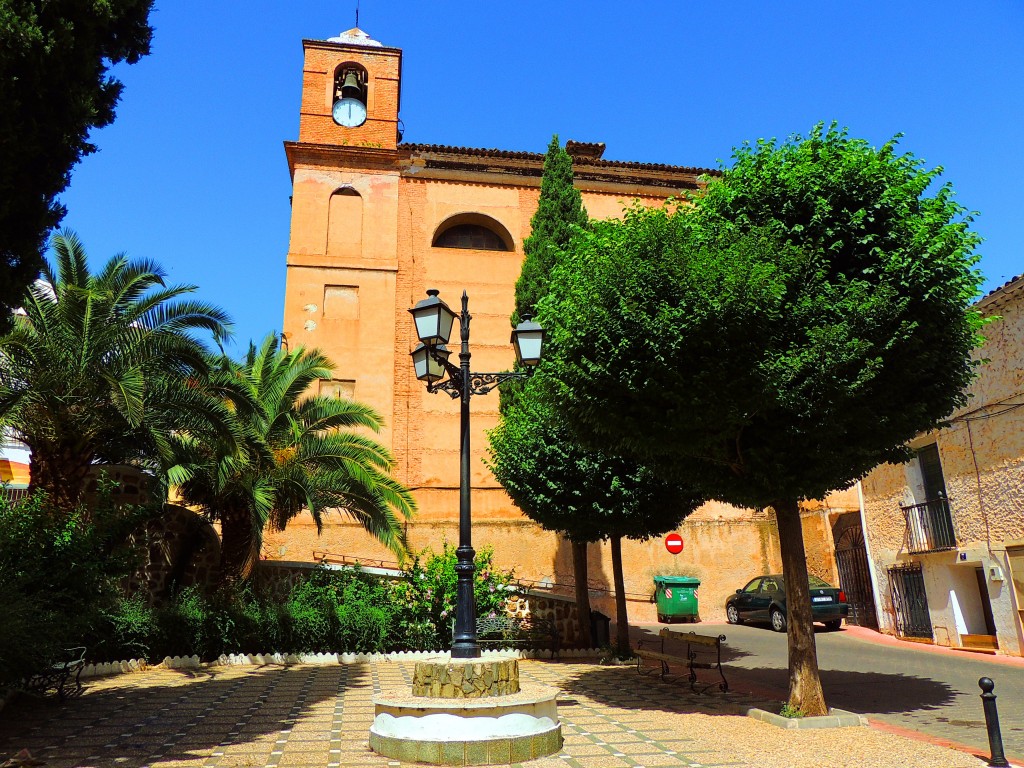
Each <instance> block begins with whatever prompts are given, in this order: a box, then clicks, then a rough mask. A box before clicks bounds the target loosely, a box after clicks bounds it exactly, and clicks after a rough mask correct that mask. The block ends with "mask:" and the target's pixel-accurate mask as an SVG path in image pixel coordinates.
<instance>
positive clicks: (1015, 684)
mask: <svg viewBox="0 0 1024 768" xmlns="http://www.w3.org/2000/svg"><path fill="white" fill-rule="evenodd" d="M679 628H680V629H688V628H689V627H687V626H686V625H680V626H679ZM647 629H648V630H653V631H657V629H658V628H657V627H656V626H648V628H647ZM694 629H697V630H698V631H701V632H704V633H716V634H717V633H721V634H724V635H726V636H727V637H728V640H727V641H726V646H727V647H728V649H729V652H728V656H727V657H726V658H727V660H726V661H725V663H726V665H727V667H728V670H727V674H728V677H729V683H730V685H731V686H732V687H734V688H735V689H737V690H744V689H746V690H756V692H759V693H765V692H769V691H770V692H777V693H778V697H779V699H780V700H782V699H784V698H785V694H786V690H787V687H788V676H787V672H786V635H785V634H783V633H777V632H772V631H771V629H769V628H768V627H767V625H765V626H750V625H744V626H729V625H724V624H723V625H714V624H702V625H700V626H699V627H694ZM816 639H817V646H818V664H819V666H820V668H821V671H822V672H821V679H822V685H823V686H824V689H825V698H826V700H827V701H828V703H829V705H830V706H834V707H839V708H840V709H846V710H849V711H851V712H859V713H861V714H864V715H867V716H868V717H870V718H872V719H876V720H881V721H883V722H885V723H889V724H892V725H896V726H900V727H903V728H908V729H911V730H915V731H921V732H923V733H926V734H929V735H931V736H936V737H939V738H945V739H951V740H953V741H957V742H961V743H963V744H967V745H969V746H972V747H977V748H979V749H984V750H986V751H987V749H988V737H987V733H986V730H985V716H984V713H983V711H982V706H981V699H980V698H979V695H980V693H981V690H980V689H979V688H978V678H980V677H985V676H987V677H991V678H992V679H993V680H994V681H995V683H996V688H995V693H996V695H997V696H998V704H999V716H1000V723H1001V726H1002V732H1003V744H1004V747H1005V749H1006V752H1007V755H1008V756H1009V757H1010V758H1011V759H1016V760H1024V665H1012V666H1011V665H1008V664H998V663H993V662H992V660H991V659H990V658H989V657H986V656H983V655H976V654H969V653H957V652H948V653H936V652H934V651H929V650H922V649H921V648H920V647H918V646H916V645H915V644H913V643H900V644H899V645H897V646H892V645H883V644H879V643H876V642H869V641H867V640H864V639H861V638H859V637H856V636H855V632H854V631H847V630H845V629H844V630H843V631H840V632H825V631H820V632H818V633H817V636H816Z"/></svg>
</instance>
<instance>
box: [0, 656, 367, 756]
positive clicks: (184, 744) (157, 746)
mask: <svg viewBox="0 0 1024 768" xmlns="http://www.w3.org/2000/svg"><path fill="white" fill-rule="evenodd" d="M368 673H369V669H368V667H366V666H364V665H353V664H344V665H339V666H336V667H335V666H332V667H269V666H268V667H264V668H260V669H256V670H251V669H250V670H247V671H246V673H245V674H237V673H235V674H232V673H231V672H230V671H229V672H224V673H218V672H216V671H214V672H206V671H194V670H193V671H182V672H181V673H180V674H179V675H173V676H172V675H170V674H167V675H166V676H165V677H164V679H163V680H162V681H160V682H154V681H153V679H152V677H151V675H148V674H140V675H138V676H135V675H123V676H121V677H119V678H118V681H117V684H116V685H111V684H110V682H109V681H105V682H100V681H86V690H85V692H84V693H83V694H82V695H81V696H80V697H78V698H74V699H69V700H67V701H66V702H65V703H63V704H58V703H57V702H56V701H55V700H53V699H42V700H40V699H34V698H27V697H25V696H21V697H19V698H17V699H15V700H14V701H11V702H9V703H8V704H7V705H6V706H5V707H4V710H3V718H2V719H0V759H2V758H3V757H4V756H12V755H14V754H15V753H17V752H18V751H19V750H21V749H25V748H27V749H28V750H29V751H30V752H31V753H32V755H33V756H34V757H37V758H39V759H42V760H44V761H45V763H46V765H47V766H48V768H60V767H61V766H75V765H80V764H85V763H84V761H87V760H89V758H92V761H93V762H95V763H96V764H100V765H115V764H116V765H117V766H118V768H141V766H144V765H148V764H149V763H150V762H152V758H153V756H154V755H155V754H159V755H160V759H161V761H170V760H188V759H195V755H196V752H204V751H209V750H211V749H212V748H214V747H216V746H217V745H219V744H222V743H225V742H227V741H229V740H230V741H232V742H233V743H235V744H245V743H247V742H250V741H255V740H257V739H259V738H260V737H264V736H267V735H269V734H274V733H279V732H280V731H281V730H282V728H284V727H286V724H298V723H300V722H302V719H303V715H304V713H305V712H306V711H307V710H308V709H309V708H310V707H311V706H313V705H314V704H316V703H318V702H320V701H323V700H325V699H333V698H335V697H336V696H338V695H339V693H340V692H342V691H344V690H345V689H346V688H347V687H354V686H359V685H366V678H367V677H368ZM90 689H91V690H90ZM230 734H236V735H234V736H231V735H230ZM268 751H269V750H268ZM90 764H91V763H90Z"/></svg>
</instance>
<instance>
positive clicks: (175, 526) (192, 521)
mask: <svg viewBox="0 0 1024 768" xmlns="http://www.w3.org/2000/svg"><path fill="white" fill-rule="evenodd" d="M134 538H135V540H136V541H139V540H140V539H142V542H141V543H142V544H143V546H142V552H143V562H142V564H141V565H140V566H139V568H138V570H137V571H136V572H135V573H134V574H133V575H132V576H131V577H130V579H129V582H128V590H129V592H130V593H133V594H134V593H142V594H145V595H147V596H148V600H149V602H150V603H159V602H161V601H162V600H165V599H166V598H167V597H168V596H169V595H170V593H171V591H172V588H174V587H177V588H181V587H190V586H194V585H198V586H202V587H211V586H212V585H213V584H214V583H215V581H216V579H217V576H218V567H219V565H220V538H219V537H218V536H217V531H216V530H214V528H213V526H212V525H210V523H209V521H208V520H206V518H204V517H203V516H202V515H200V514H198V513H196V512H193V511H192V510H190V509H186V508H185V507H179V506H177V505H175V504H165V505H164V507H163V511H162V512H161V514H160V515H159V516H158V517H156V518H154V519H153V520H150V521H149V523H147V524H146V527H145V529H144V530H143V531H140V532H139V533H137V534H135V536H134Z"/></svg>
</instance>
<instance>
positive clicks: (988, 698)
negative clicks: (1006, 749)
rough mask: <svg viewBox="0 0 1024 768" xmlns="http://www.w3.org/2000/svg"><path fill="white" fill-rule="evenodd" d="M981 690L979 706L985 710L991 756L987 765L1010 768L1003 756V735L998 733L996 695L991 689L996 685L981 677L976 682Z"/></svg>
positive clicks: (990, 680)
mask: <svg viewBox="0 0 1024 768" xmlns="http://www.w3.org/2000/svg"><path fill="white" fill-rule="evenodd" d="M978 686H979V687H980V688H981V690H982V694H981V704H982V706H983V707H984V708H985V727H986V728H987V729H988V749H989V752H990V753H991V754H992V757H991V758H989V761H988V764H989V765H992V766H996V768H1010V764H1009V763H1008V762H1007V761H1006V755H1004V754H1003V734H1002V733H1001V732H1000V731H999V712H998V711H997V710H996V695H995V694H994V693H992V689H993V688H995V687H996V684H995V683H993V682H992V679H991V678H988V677H983V678H981V679H980V680H979V681H978Z"/></svg>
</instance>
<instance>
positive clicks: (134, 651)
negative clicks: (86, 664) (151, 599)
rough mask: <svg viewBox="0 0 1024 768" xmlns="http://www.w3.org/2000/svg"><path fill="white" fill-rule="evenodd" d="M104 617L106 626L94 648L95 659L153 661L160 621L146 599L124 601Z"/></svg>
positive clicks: (131, 598) (128, 598)
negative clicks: (148, 659) (149, 659)
mask: <svg viewBox="0 0 1024 768" xmlns="http://www.w3.org/2000/svg"><path fill="white" fill-rule="evenodd" d="M102 615H103V620H104V623H105V624H106V626H105V627H104V628H103V629H105V631H103V632H102V634H101V636H100V637H99V638H98V640H97V641H96V642H94V643H93V644H92V647H93V648H95V653H94V654H93V656H94V657H95V658H101V659H109V660H111V661H118V660H122V659H145V658H149V656H150V650H151V649H150V645H151V644H152V642H153V639H154V637H155V635H156V631H157V621H156V612H155V611H154V610H153V608H152V607H151V606H149V605H147V604H146V601H145V599H144V598H143V596H142V595H133V596H131V597H127V598H122V599H121V600H119V601H118V602H117V604H116V605H114V607H113V608H110V609H108V610H106V611H104V612H103V614H102Z"/></svg>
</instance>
